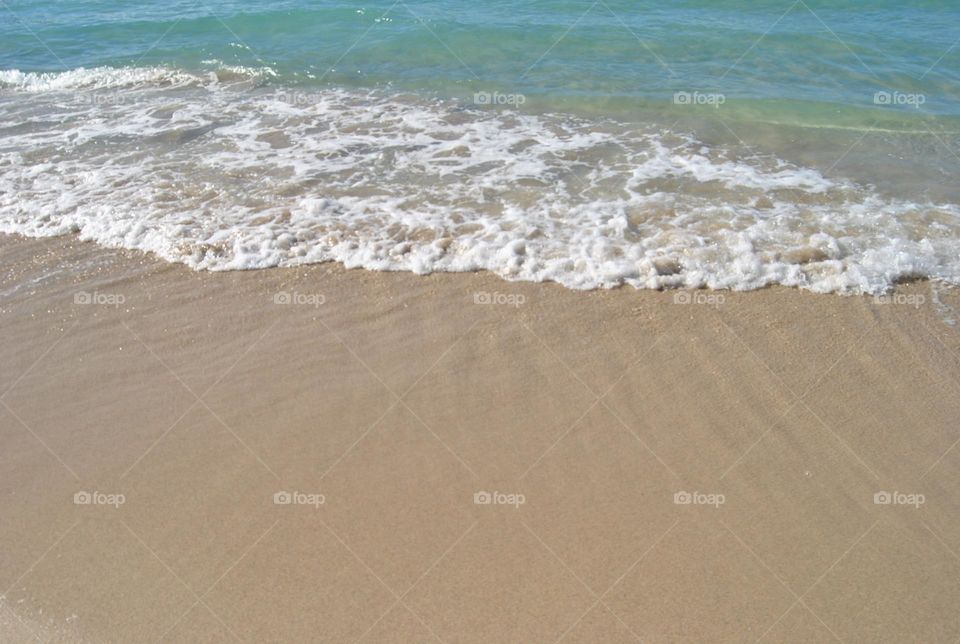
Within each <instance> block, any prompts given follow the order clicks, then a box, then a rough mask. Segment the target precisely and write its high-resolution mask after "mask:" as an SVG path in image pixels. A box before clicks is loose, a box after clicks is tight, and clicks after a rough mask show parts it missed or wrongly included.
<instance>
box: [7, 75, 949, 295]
mask: <svg viewBox="0 0 960 644" xmlns="http://www.w3.org/2000/svg"><path fill="white" fill-rule="evenodd" d="M264 76H265V75H264V74H263V72H262V71H259V72H258V71H257V70H247V71H246V72H245V71H244V70H233V71H231V72H230V73H229V74H227V75H221V76H220V77H215V78H211V77H209V76H205V75H203V74H188V73H186V72H180V71H176V70H169V69H164V68H143V69H124V70H116V69H110V68H102V69H89V70H74V71H71V72H65V73H62V74H23V73H20V72H16V71H6V72H0V132H2V134H3V136H2V138H0V231H3V232H8V233H20V234H25V235H33V236H45V235H61V234H78V235H80V237H82V238H84V239H89V240H94V241H96V242H99V243H101V244H104V245H108V246H113V247H124V248H131V249H139V250H144V251H150V252H153V253H156V254H157V255H159V256H160V257H162V258H164V259H166V260H169V261H175V262H183V263H185V264H187V265H189V266H191V267H193V268H195V269H209V270H228V269H252V268H266V267H271V266H292V265H297V264H301V263H313V262H324V261H331V260H335V261H340V262H343V263H344V264H346V265H347V266H350V267H364V268H367V269H372V270H405V271H413V272H416V273H429V272H432V271H474V270H489V271H492V272H494V273H497V274H498V275H501V276H503V277H504V278H507V279H515V280H532V281H545V280H550V281H555V282H559V283H560V284H563V285H564V286H567V287H570V288H576V289H591V288H599V287H602V288H608V287H614V286H618V285H622V284H629V285H631V286H634V287H636V288H662V287H672V286H686V287H702V286H706V287H711V288H730V289H740V290H743V289H754V288H759V287H763V286H766V285H770V284H784V285H789V286H798V287H802V288H806V289H810V290H813V291H817V292H831V291H842V292H865V293H877V292H882V291H884V290H886V289H888V288H889V287H890V286H891V285H892V284H893V283H894V282H895V281H897V280H900V279H903V278H907V277H918V276H922V277H929V278H935V279H940V280H943V281H947V282H952V283H960V253H958V251H957V248H958V242H960V209H958V207H957V206H956V205H955V204H935V203H917V202H915V201H908V200H897V199H894V198H890V197H885V196H882V195H881V194H880V193H879V192H878V191H877V190H876V189H874V188H872V187H870V186H867V185H859V184H856V183H854V182H852V181H848V180H845V179H843V178H841V177H835V176H827V175H826V174H824V173H823V172H820V171H818V170H816V169H813V168H807V167H802V166H798V165H795V164H792V163H789V162H786V161H784V160H782V159H779V158H776V157H775V156H770V155H763V154H751V153H745V152H743V151H738V150H733V149H725V148H722V147H712V146H708V145H706V144H704V143H703V142H701V141H699V140H698V139H697V138H695V137H694V136H692V135H690V134H687V133H684V132H679V131H671V130H670V129H667V128H664V127H661V126H652V125H651V126H649V127H638V126H635V125H634V126H627V125H624V124H621V123H616V122H613V121H609V120H604V119H592V120H591V119H585V118H580V117H574V116H570V115H563V114H533V113H519V112H515V111H504V110H496V109H480V108H476V107H472V106H464V105H462V104H459V103H457V102H454V101H440V100H435V101H434V100H426V99H423V98H417V97H412V96H404V95H397V94H387V93H384V92H366V91H363V92H361V91H348V90H338V89H319V90H318V89H313V90H302V91H301V90H293V89H290V88H282V87H273V86H269V85H267V86H262V85H263V84H262V83H257V82H254V83H253V84H252V85H251V84H250V83H249V82H246V81H250V80H254V81H255V80H256V79H257V78H261V79H262V78H264ZM266 76H269V74H267V75H266ZM225 79H226V80H225Z"/></svg>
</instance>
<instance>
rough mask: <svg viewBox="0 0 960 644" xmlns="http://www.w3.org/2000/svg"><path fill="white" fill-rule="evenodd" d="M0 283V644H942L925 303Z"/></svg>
mask: <svg viewBox="0 0 960 644" xmlns="http://www.w3.org/2000/svg"><path fill="white" fill-rule="evenodd" d="M0 254H2V257H3V273H2V275H0V298H2V299H0V315H2V318H0V319H2V324H0V336H2V340H0V364H2V365H3V368H2V370H0V391H2V392H3V393H2V397H0V402H2V406H0V434H2V445H3V450H2V455H0V515H2V519H3V520H2V521H0V543H2V544H3V547H2V548H0V589H2V591H3V592H2V604H0V624H2V628H3V633H2V635H0V639H3V640H4V641H10V642H19V641H34V640H35V639H39V640H41V641H64V642H67V641H91V642H99V641H115V642H132V641H171V642H200V641H203V642H214V641H236V640H240V641H289V642H293V641H304V642H305V641H330V642H341V641H342V642H346V641H364V642H374V641H384V642H386V641H390V642H410V641H442V642H495V641H496V642H540V641H546V642H553V641H565V642H598V641H604V642H619V641H644V642H693V641H717V642H720V641H722V642H747V641H765V642H829V641H845V642H867V641H870V642H904V641H916V642H955V641H957V639H958V637H960V610H958V609H960V584H958V579H960V557H958V553H960V447H957V443H958V439H960V424H958V420H960V396H958V393H960V330H958V327H957V326H953V325H951V324H949V323H948V322H949V321H950V320H951V317H952V316H953V315H954V313H955V312H960V297H958V293H957V292H956V291H947V290H944V289H942V288H940V287H936V286H935V285H933V284H931V283H928V282H916V283H911V284H906V285H902V286H901V287H899V288H898V290H897V291H896V293H895V294H894V295H891V296H890V297H888V298H885V299H882V300H877V299H875V298H870V297H842V296H823V295H813V294H810V293H805V292H802V291H797V290H791V289H786V288H771V289H765V290H762V291H757V292H749V293H733V292H711V291H696V292H692V291H665V292H657V291H635V290H633V289H631V288H624V289H619V290H612V291H592V292H577V291H571V290H566V289H564V288H561V287H559V286H556V285H552V284H531V283H510V282H505V281H502V280H500V279H498V278H496V277H493V276H491V275H486V274H436V275H429V276H417V275H412V274H407V273H372V272H367V271H361V270H345V269H344V268H343V267H341V266H339V265H335V264H323V265H314V266H310V267H305V268H302V269H275V270H268V271H250V272H225V273H209V272H206V273H205V272H193V271H191V270H189V269H187V268H185V267H183V266H180V265H171V264H167V263H164V262H161V261H159V260H157V259H154V258H152V257H150V256H148V255H143V254H139V253H134V252H130V251H119V250H109V249H103V248H100V247H97V246H95V245H92V244H88V243H83V242H78V241H76V240H75V239H73V238H70V237H63V238H55V239H49V240H36V239H25V238H19V237H3V238H2V239H0Z"/></svg>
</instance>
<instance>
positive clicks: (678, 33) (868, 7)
mask: <svg viewBox="0 0 960 644" xmlns="http://www.w3.org/2000/svg"><path fill="white" fill-rule="evenodd" d="M5 5H6V6H7V7H8V10H6V11H0V16H2V17H0V69H8V70H9V69H19V70H21V71H46V72H56V71H63V70H66V69H73V68H77V67H98V66H116V67H122V66H145V65H166V66H172V67H176V68H182V69H187V70H195V71H196V70H203V69H208V68H210V67H211V66H214V65H217V64H223V65H231V66H244V67H269V68H271V69H272V70H274V71H275V72H276V73H277V74H278V76H277V77H276V78H275V79H274V80H273V81H272V82H277V83H300V84H308V85H310V84H313V85H329V86H354V87H356V86H360V87H388V88H397V89H405V90H417V91H425V92H433V93H436V94H439V95H451V96H463V95H469V94H470V93H472V92H476V91H501V92H512V93H518V94H523V95H525V97H527V99H528V102H529V103H531V104H534V103H539V104H544V105H546V106H548V107H559V108H563V107H566V106H572V107H576V106H578V105H584V106H591V105H596V106H599V107H598V109H601V110H602V109H604V107H607V108H609V109H610V110H619V111H629V110H630V109H631V108H632V107H639V106H642V105H646V104H649V103H652V104H660V103H670V102H672V100H673V96H674V93H675V92H678V91H682V92H695V91H700V92H712V93H722V94H723V95H724V97H725V103H724V105H723V107H724V108H725V109H726V110H728V111H729V112H743V113H745V114H749V115H751V116H752V117H754V118H758V119H762V120H768V121H773V122H777V121H782V120H785V121H790V122H801V123H802V122H811V123H824V122H826V123H829V122H831V121H835V122H838V123H839V122H846V121H851V122H854V123H857V124H865V123H866V124H869V123H871V122H882V121H884V120H887V119H890V117H891V116H892V113H894V112H897V113H898V115H902V116H904V117H906V118H909V117H911V116H915V115H918V114H920V113H922V114H925V115H939V116H960V47H958V46H957V44H958V43H957V41H958V39H960V31H958V25H960V3H957V2H948V1H934V0H926V1H919V2H918V1H914V2H909V3H905V2H899V1H897V2H894V1H891V0H862V1H844V0H805V1H804V0H801V1H799V2H795V3H791V2H789V1H772V0H760V1H757V0H750V1H746V0H744V1H734V0H678V1H674V2H669V3H667V2H644V1H641V2H637V1H634V0H606V1H605V2H592V1H589V0H585V1H580V2H573V1H568V0H564V1H558V0H537V1H529V0H527V1H523V0H509V1H508V0H486V1H484V2H462V1H446V0H443V1H442V0H429V1H423V0H410V1H408V2H392V1H389V0H381V1H377V2H327V1H316V0H285V1H281V2H259V1H257V2H254V1H252V0H208V1H205V2H200V3H196V2H192V1H191V0H173V1H164V2H160V1H156V0H125V1H124V2H116V1H115V0H103V1H91V0H71V1H62V0H6V1H5ZM881 91H885V92H888V93H890V94H891V95H893V96H895V94H894V93H895V92H899V93H901V94H903V95H920V96H922V99H920V100H922V101H923V102H922V105H920V106H919V109H918V106H917V102H918V101H917V100H910V99H909V98H903V99H901V100H900V101H897V100H896V99H894V100H891V101H889V104H887V105H877V104H876V103H875V101H874V97H875V96H876V94H877V92H881ZM898 102H899V104H897V103H898Z"/></svg>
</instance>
